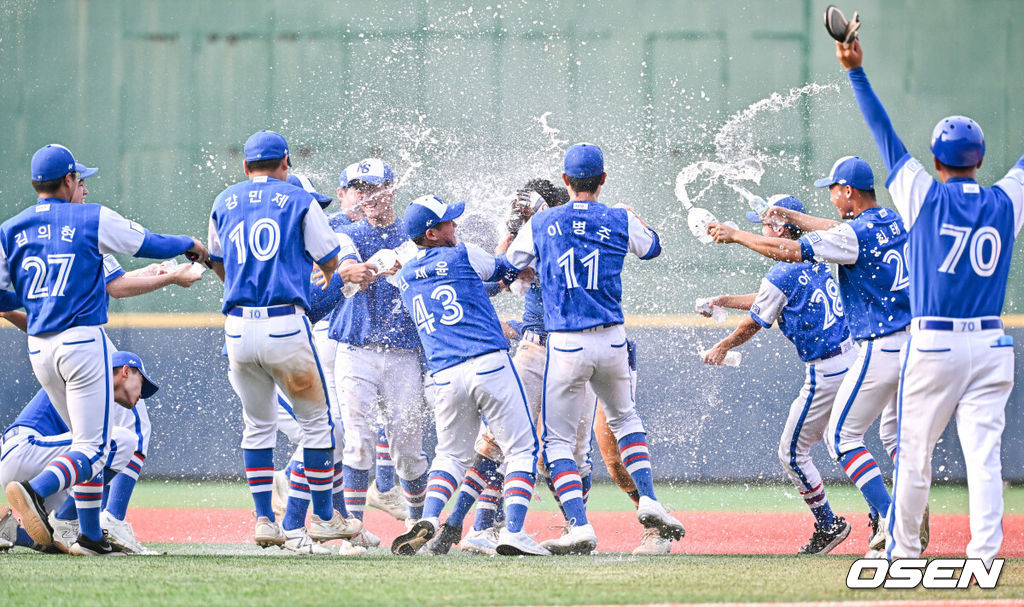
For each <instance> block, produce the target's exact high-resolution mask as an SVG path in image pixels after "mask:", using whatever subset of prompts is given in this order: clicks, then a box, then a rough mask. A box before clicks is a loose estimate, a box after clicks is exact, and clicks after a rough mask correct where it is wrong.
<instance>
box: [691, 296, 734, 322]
mask: <svg viewBox="0 0 1024 607" xmlns="http://www.w3.org/2000/svg"><path fill="white" fill-rule="evenodd" d="M694 311H695V312H697V313H698V314H710V315H711V318H712V319H714V321H715V322H725V320H726V319H727V318H729V313H728V312H726V311H725V308H723V307H722V306H713V305H711V300H710V299H704V298H697V301H696V302H695V303H694Z"/></svg>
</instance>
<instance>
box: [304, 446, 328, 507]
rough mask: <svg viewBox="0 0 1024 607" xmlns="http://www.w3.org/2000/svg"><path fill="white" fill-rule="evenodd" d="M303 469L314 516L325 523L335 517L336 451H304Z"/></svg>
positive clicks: (305, 449) (306, 449)
mask: <svg viewBox="0 0 1024 607" xmlns="http://www.w3.org/2000/svg"><path fill="white" fill-rule="evenodd" d="M302 467H303V469H304V470H305V472H306V482H307V483H309V499H310V501H311V502H312V503H313V514H315V515H317V516H319V517H320V518H321V519H323V520H325V521H329V520H331V519H332V518H333V517H334V505H333V504H332V503H331V496H332V495H333V494H334V449H333V448H328V449H310V448H308V447H307V448H303V449H302Z"/></svg>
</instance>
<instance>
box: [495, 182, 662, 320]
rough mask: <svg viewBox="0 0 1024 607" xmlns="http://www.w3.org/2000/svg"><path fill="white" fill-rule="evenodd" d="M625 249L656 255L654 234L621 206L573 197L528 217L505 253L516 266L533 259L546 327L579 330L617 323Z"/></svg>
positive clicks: (649, 256)
mask: <svg viewBox="0 0 1024 607" xmlns="http://www.w3.org/2000/svg"><path fill="white" fill-rule="evenodd" d="M626 253H633V254H634V255H636V256H637V257H639V258H640V259H653V258H654V257H657V256H658V254H659V253H661V243H660V242H659V240H658V235H657V234H656V233H655V232H654V230H652V229H650V228H648V227H645V226H644V225H643V223H641V222H640V220H639V219H638V218H637V217H636V215H634V214H633V213H631V212H630V211H628V210H626V209H624V208H608V207H607V206H605V205H603V204H601V203H599V202H584V201H572V202H567V203H566V204H564V205H562V206H558V207H555V208H553V209H548V210H546V211H543V212H541V213H538V214H537V215H535V216H534V217H532V218H530V221H529V222H528V224H527V225H525V226H523V228H522V229H521V230H520V231H519V235H518V236H517V237H516V239H515V240H514V241H513V242H512V244H511V245H510V246H509V248H508V251H507V252H506V254H505V256H506V258H507V259H508V263H509V264H511V265H512V266H513V267H515V268H517V269H519V270H522V269H525V268H526V267H527V266H528V265H530V264H531V263H534V262H535V264H536V268H537V275H538V276H539V277H540V286H541V294H542V295H543V299H544V329H545V330H547V331H582V330H584V329H589V328H592V327H598V326H601V325H607V324H622V322H623V316H622V305H621V300H622V279H621V274H622V265H623V262H624V261H625V258H626Z"/></svg>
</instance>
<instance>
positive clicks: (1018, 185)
mask: <svg viewBox="0 0 1024 607" xmlns="http://www.w3.org/2000/svg"><path fill="white" fill-rule="evenodd" d="M995 187H998V188H999V189H1001V190H1003V191H1004V192H1006V195H1007V196H1009V197H1010V200H1012V201H1013V230H1014V232H1013V233H1014V234H1018V233H1020V228H1021V225H1022V224H1024V156H1021V157H1020V159H1019V160H1017V164H1015V165H1013V168H1011V169H1010V171H1009V172H1008V173H1006V177H1003V178H1002V179H1000V180H999V181H997V182H996V183H995Z"/></svg>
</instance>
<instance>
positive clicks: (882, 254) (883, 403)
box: [733, 156, 927, 550]
mask: <svg viewBox="0 0 1024 607" xmlns="http://www.w3.org/2000/svg"><path fill="white" fill-rule="evenodd" d="M814 185H815V186H817V187H820V188H825V187H827V188H829V199H830V200H831V202H832V203H833V205H835V207H836V210H838V211H839V216H840V217H841V218H843V219H849V221H848V222H846V223H840V222H837V221H833V220H830V219H822V218H818V217H812V216H810V215H807V214H804V213H802V212H800V211H798V210H794V209H790V208H786V207H784V206H776V207H771V208H770V209H768V211H767V212H766V217H767V218H768V219H767V220H768V221H776V222H782V223H784V224H789V225H794V226H796V227H797V228H798V229H800V230H802V231H804V232H806V234H805V235H804V236H803V237H801V238H800V239H799V240H796V241H794V240H789V239H785V238H767V237H764V236H759V235H756V234H749V233H747V232H735V231H734V232H733V233H734V234H736V241H735V242H738V243H740V244H742V245H744V246H746V247H748V248H750V249H752V250H754V251H756V252H758V253H761V254H762V255H765V256H766V257H770V258H772V259H776V260H780V261H788V262H800V261H815V262H819V263H835V264H838V273H839V291H840V293H841V294H842V297H843V305H844V307H845V310H846V319H847V323H848V324H849V326H850V332H851V334H852V335H853V338H854V339H855V340H857V342H858V343H859V344H860V348H859V355H858V358H857V362H856V363H855V364H854V365H853V367H851V369H850V372H848V373H847V374H846V375H845V377H844V380H843V383H842V385H841V386H840V387H839V391H838V392H837V393H836V400H835V405H834V407H833V410H832V414H831V416H830V418H829V426H828V430H827V431H826V433H825V444H826V445H828V448H829V451H830V452H831V453H832V456H833V457H834V458H836V459H837V460H838V461H839V463H840V464H841V465H842V466H843V470H844V471H845V472H846V475H847V476H848V477H849V478H850V480H851V481H852V482H853V483H854V484H855V485H856V486H857V488H858V489H860V491H861V493H862V494H863V495H864V499H865V501H867V503H868V506H869V507H870V515H869V521H870V525H871V527H872V534H871V538H870V540H869V549H871V550H879V549H881V548H882V547H883V546H884V544H885V517H886V516H887V513H888V511H889V505H890V502H891V497H890V495H889V491H888V489H886V487H885V481H884V479H883V478H882V474H881V472H880V471H879V469H878V463H877V461H876V460H875V458H874V456H872V454H871V453H870V452H869V451H868V450H867V447H866V446H865V444H864V435H865V434H866V433H867V430H868V428H869V427H870V426H871V424H872V423H873V422H874V421H875V419H878V417H879V416H881V418H882V421H881V424H880V427H879V433H880V435H881V438H882V444H883V445H884V447H885V449H886V451H887V453H888V456H889V457H892V456H893V455H895V451H896V394H897V389H898V387H899V378H900V375H899V367H900V365H899V353H900V349H901V348H902V347H903V344H905V343H906V342H907V339H908V338H909V337H910V332H909V325H910V296H909V294H908V291H907V286H908V285H909V284H910V279H909V274H908V272H907V263H906V251H907V229H906V228H905V227H904V225H903V220H902V219H900V216H899V214H897V213H896V212H895V211H893V210H892V209H886V208H883V207H881V206H879V205H878V203H877V201H876V200H875V190H874V187H875V180H874V174H873V173H872V171H871V166H870V165H869V164H868V163H867V162H865V161H864V160H862V159H860V158H858V157H856V156H844V157H842V158H840V159H839V160H837V161H836V162H835V164H833V166H832V170H831V171H830V172H829V175H828V176H827V177H824V178H822V179H819V180H817V181H815V182H814ZM750 214H752V212H750V213H748V215H750ZM926 520H927V519H926ZM880 521H881V525H880Z"/></svg>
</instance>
